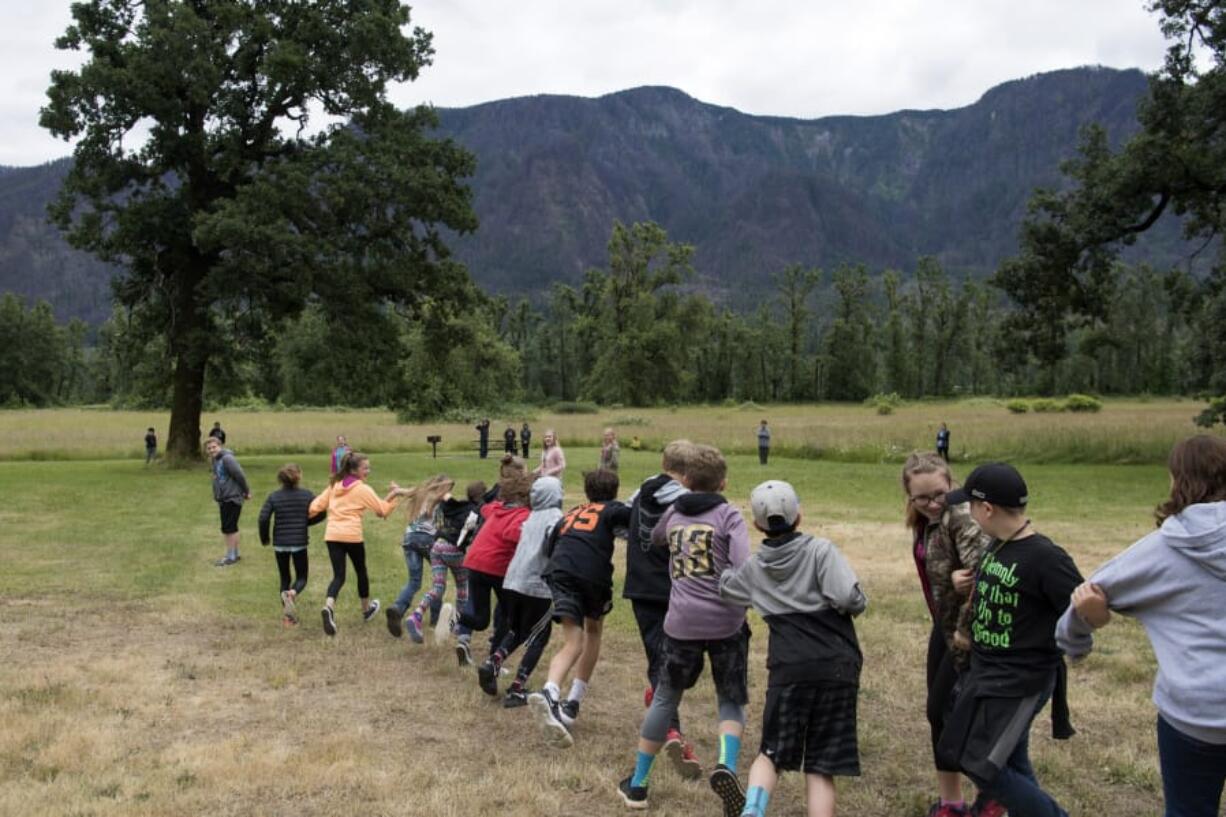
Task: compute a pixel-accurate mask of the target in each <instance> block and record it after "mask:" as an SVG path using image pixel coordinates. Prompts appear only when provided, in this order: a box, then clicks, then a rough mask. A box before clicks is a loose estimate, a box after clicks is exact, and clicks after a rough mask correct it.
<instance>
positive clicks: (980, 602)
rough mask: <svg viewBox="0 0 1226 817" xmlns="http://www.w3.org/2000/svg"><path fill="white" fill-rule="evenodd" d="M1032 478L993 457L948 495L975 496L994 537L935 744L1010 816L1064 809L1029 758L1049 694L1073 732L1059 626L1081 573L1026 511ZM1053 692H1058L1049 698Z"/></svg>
mask: <svg viewBox="0 0 1226 817" xmlns="http://www.w3.org/2000/svg"><path fill="white" fill-rule="evenodd" d="M1027 494H1028V492H1027V489H1026V482H1025V480H1023V479H1022V475H1021V474H1019V473H1018V472H1017V469H1015V468H1014V467H1013V466H1011V465H1008V464H1006V463H999V462H996V463H988V464H987V465H981V466H979V467H978V468H976V469H975V470H974V471H972V472H971V475H970V476H969V477H967V479H966V483H965V484H964V485H963V487H962V488H961V489H960V490H957V491H951V492H950V493H949V494H947V495H946V502H947V503H948V504H950V505H956V504H960V503H963V502H970V505H971V508H970V510H971V517H972V518H973V519H974V520H975V522H976V523H977V524H978V525H979V527H980V528H982V529H983V531H984V532H985V533H987V534H988V535H990V536H992V537H993V542H992V544H991V545H990V546H989V548H988V551H987V552H986V553H985V554H984V556H983V559H982V560H981V561H980V563H979V570H978V571H977V573H976V574H975V586H974V590H973V595H972V597H971V608H970V609H971V616H972V621H971V627H970V632H971V665H970V669H969V671H968V672H967V674H966V676H965V677H964V679H963V681H962V689H961V692H960V694H959V697H958V700H957V703H956V704H955V705H954V711H953V713H952V714H951V715H950V717H949V718H948V719H947V720H946V722H945V731H944V732H943V733H942V735H941V740H940V744H939V745H938V747H937V749H938V752H939V753H940V754H942V755H943V756H945V758H946V759H947V760H948V761H950V762H953V763H957V764H958V765H959V767H961V768H962V770H963V771H964V772H966V773H967V775H969V776H970V777H971V779H972V780H974V781H975V783H976V784H977V785H978V786H979V790H980V801H977V803H976V805H974V806H972V807H971V814H972V815H979V814H983V813H984V812H982V811H981V810H980V809H979V805H978V803H979V802H982V801H984V800H987V799H991V800H997V801H999V802H1001V803H1003V804H1004V805H1005V806H1006V807H1007V808H1008V810H1009V814H1010V815H1011V817H1068V813H1067V812H1066V811H1065V810H1064V809H1062V808H1061V807H1060V805H1059V804H1058V803H1057V802H1056V801H1055V800H1054V799H1053V798H1052V797H1051V795H1049V794H1047V792H1045V791H1043V789H1042V788H1040V787H1039V782H1038V780H1037V778H1036V777H1035V774H1034V768H1033V767H1032V766H1031V765H1030V757H1029V752H1028V748H1029V736H1030V724H1031V722H1032V721H1033V720H1034V718H1035V716H1036V715H1038V713H1039V711H1040V710H1041V709H1042V708H1043V705H1044V704H1046V703H1047V700H1048V698H1052V735H1053V737H1055V738H1058V739H1064V738H1068V737H1070V736H1071V735H1072V734H1073V729H1072V727H1071V726H1070V725H1069V723H1068V705H1067V700H1066V699H1065V692H1066V688H1065V687H1066V684H1065V671H1064V657H1063V655H1062V654H1061V652H1060V649H1059V648H1058V647H1057V646H1056V640H1055V626H1056V622H1057V621H1058V620H1059V619H1060V616H1061V615H1062V614H1063V613H1064V610H1065V608H1067V607H1068V604H1069V596H1070V595H1071V594H1072V592H1073V589H1074V588H1076V587H1077V585H1079V584H1081V581H1082V578H1081V574H1080V573H1079V572H1078V570H1077V566H1076V565H1075V564H1073V560H1072V559H1071V558H1070V557H1069V555H1068V554H1067V553H1066V552H1065V551H1064V550H1063V549H1062V548H1060V547H1059V546H1057V545H1056V544H1054V543H1053V542H1052V541H1051V540H1050V539H1048V538H1047V537H1046V536H1043V535H1041V534H1039V533H1036V532H1035V530H1034V528H1033V527H1032V526H1031V524H1030V520H1029V519H1027V518H1026V504H1027V502H1028V500H1029V497H1028V495H1027ZM1053 695H1054V697H1053Z"/></svg>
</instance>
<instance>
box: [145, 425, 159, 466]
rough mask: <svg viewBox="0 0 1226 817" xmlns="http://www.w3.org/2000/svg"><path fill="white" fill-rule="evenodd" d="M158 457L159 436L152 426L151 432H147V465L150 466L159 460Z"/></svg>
mask: <svg viewBox="0 0 1226 817" xmlns="http://www.w3.org/2000/svg"><path fill="white" fill-rule="evenodd" d="M157 455H158V435H157V432H156V431H154V430H153V427H152V426H150V427H149V430H148V431H146V432H145V465H148V464H149V463H151V462H153V461H154V460H155V459H157Z"/></svg>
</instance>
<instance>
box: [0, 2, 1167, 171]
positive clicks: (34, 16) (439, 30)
mask: <svg viewBox="0 0 1226 817" xmlns="http://www.w3.org/2000/svg"><path fill="white" fill-rule="evenodd" d="M412 6H413V13H412V16H413V23H414V24H415V25H420V26H422V27H423V28H425V29H427V30H428V31H431V32H433V33H434V45H435V49H436V52H437V53H436V55H435V60H434V65H433V66H430V67H428V68H426V69H425V71H424V72H423V74H422V77H421V78H420V79H419V80H418V81H417V82H416V83H412V84H410V85H407V86H405V87H401V88H397V89H395V90H394V91H393V94H392V96H393V98H394V99H395V100H396V101H397V102H398V103H401V104H405V105H408V104H416V103H419V102H430V103H433V104H435V105H439V106H444V107H456V106H464V105H472V104H476V103H479V102H487V101H489V100H494V99H504V98H506V97H511V96H524V95H527V94H541V93H560V94H577V95H582V96H599V95H601V94H606V93H609V92H612V91H619V90H623V89H625V88H632V87H635V86H638V85H671V86H674V87H676V88H680V89H681V90H683V91H685V92H686V93H688V94H690V95H691V96H693V97H696V98H698V99H700V100H703V101H704V102H711V103H715V104H719V105H728V106H731V107H733V108H737V109H739V110H741V111H745V112H747V113H754V114H772V115H779V116H795V117H802V118H812V117H819V116H827V115H832V114H877V113H888V112H891V111H895V110H899V109H900V108H955V107H960V106H963V105H967V104H970V103H971V102H974V101H975V100H976V99H977V98H979V96H980V95H982V94H983V92H984V91H986V90H987V89H988V88H990V87H992V86H993V85H997V84H999V83H1001V82H1004V81H1006V80H1010V79H1016V78H1018V77H1024V76H1028V75H1030V74H1034V73H1038V72H1041V71H1050V70H1053V69H1057V68H1069V67H1073V66H1078V65H1091V64H1099V65H1107V66H1112V67H1116V68H1134V67H1135V68H1142V69H1144V70H1147V71H1148V70H1153V69H1155V68H1157V67H1158V66H1159V65H1160V64H1161V62H1162V56H1163V52H1164V50H1165V44H1164V41H1163V39H1162V36H1161V33H1160V32H1159V31H1158V20H1157V17H1156V16H1154V15H1152V14H1149V13H1148V12H1146V11H1145V10H1144V0H1071V2H1070V0H1023V2H1018V1H1017V0H861V2H848V0H701V2H700V1H699V0H617V2H613V1H612V0H521V1H520V2H516V3H511V2H505V0H420V1H419V2H417V3H413V4H412ZM68 9H69V3H68V2H67V0H42V1H41V2H30V1H29V0H0V24H2V29H0V164H3V165H30V164H37V163H39V162H43V161H47V160H49V159H54V158H58V157H60V156H64V155H67V154H68V153H69V152H70V151H71V148H70V146H69V145H66V144H64V143H62V142H58V141H56V140H54V139H52V138H51V137H50V136H49V135H47V134H46V132H44V131H43V130H41V129H40V128H39V127H38V124H37V120H38V109H39V107H40V106H42V105H43V103H44V100H45V96H44V95H45V93H46V88H47V85H48V78H49V75H50V72H51V70H52V69H53V68H57V67H71V66H73V65H74V64H75V62H74V60H75V59H76V58H75V57H74V55H71V54H65V53H62V52H57V51H56V50H55V49H54V48H53V47H52V42H53V41H54V40H55V38H56V36H58V35H59V34H60V33H62V32H63V30H64V28H65V27H66V26H67V25H68V22H69V19H70V18H69V11H68Z"/></svg>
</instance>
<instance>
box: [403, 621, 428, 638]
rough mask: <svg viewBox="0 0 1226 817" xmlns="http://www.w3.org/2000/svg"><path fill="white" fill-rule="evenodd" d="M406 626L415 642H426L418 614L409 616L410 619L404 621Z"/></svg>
mask: <svg viewBox="0 0 1226 817" xmlns="http://www.w3.org/2000/svg"><path fill="white" fill-rule="evenodd" d="M404 628H405V629H406V630H407V631H408V633H409V638H410V639H412V641H413V643H414V644H422V643H424V642H425V640H426V639H425V638H424V637H423V636H422V634H421V622H420V621H418V620H417V616H416V615H412V616H409V618H408V620H407V621H405V623H404Z"/></svg>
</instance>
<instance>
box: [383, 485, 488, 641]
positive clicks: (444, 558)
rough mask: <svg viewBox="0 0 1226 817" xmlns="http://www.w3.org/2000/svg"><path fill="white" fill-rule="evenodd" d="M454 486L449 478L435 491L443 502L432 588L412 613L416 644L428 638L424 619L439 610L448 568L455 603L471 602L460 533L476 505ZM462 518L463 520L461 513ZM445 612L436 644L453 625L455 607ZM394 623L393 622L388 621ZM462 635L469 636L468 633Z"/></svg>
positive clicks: (461, 605) (434, 549)
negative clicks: (456, 495) (455, 491)
mask: <svg viewBox="0 0 1226 817" xmlns="http://www.w3.org/2000/svg"><path fill="white" fill-rule="evenodd" d="M477 486H478V487H480V488H484V487H485V486H484V483H477ZM454 487H455V483H454V482H453V481H452V480H447V481H446V482H444V483H441V484H440V485H439V486H438V487H437V488H436V490H441V491H443V493H442V494H441V495H440V497H439V498H440V500H441V501H440V503H439V505H438V506H437V508H436V511H435V520H436V527H437V530H438V533H437V536H436V537H435V539H434V543H433V545H432V546H431V548H430V576H431V579H432V583H431V586H430V589H429V590H428V591H427V592H426V594H425V595H424V596H422V598H421V603H420V604H418V605H417V609H416V610H414V611H413V613H412V615H410V616H409V620H408V624H407V626H408V630H409V638H411V639H412V640H413V641H414V642H415V643H417V644H421V643H422V642H423V641H425V638H424V637H423V635H422V630H423V629H424V623H423V621H424V618H425V615H426V611H427V610H437V609H438V606H439V605H440V604H442V601H443V595H444V594H445V593H446V592H447V571H448V570H450V571H451V575H452V577H453V578H454V579H455V598H456V606H458V607H459V608H460V609H463V608H464V606H465V605H466V604H467V603H468V571H467V570H465V569H464V567H463V566H462V565H463V562H464V551H462V550H460V548H459V545H458V542H459V539H460V533H461V531H462V530H463V528H464V523H465V522H466V521H467V518H468V514H469V513H471V509H472V507H473V504H472V501H471V500H465V501H459V500H456V499H455V498H454V497H452V495H451V490H452V489H453V488H454ZM473 489H474V486H473V485H470V486H468V491H469V495H470V496H471V494H472V492H473ZM461 514H462V515H463V517H464V518H463V519H460V518H459V517H460V515H461ZM442 610H443V612H442V615H440V616H439V617H438V624H437V626H436V627H435V630H434V641H435V643H436V644H441V643H442V642H443V641H445V640H446V638H447V632H448V631H449V629H450V628H451V625H452V621H451V619H452V612H453V608H451V607H450V605H443V608H442ZM388 626H389V627H390V626H391V622H390V621H389V622H388ZM461 637H463V638H467V636H466V635H462V636H461Z"/></svg>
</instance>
